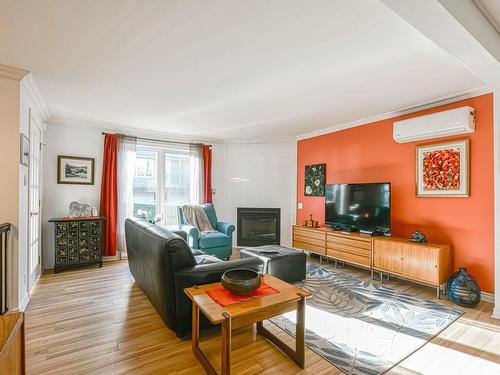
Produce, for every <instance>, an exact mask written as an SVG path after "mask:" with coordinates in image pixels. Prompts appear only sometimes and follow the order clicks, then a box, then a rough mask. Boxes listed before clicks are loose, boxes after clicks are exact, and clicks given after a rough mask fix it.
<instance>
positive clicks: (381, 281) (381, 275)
mask: <svg viewBox="0 0 500 375" xmlns="http://www.w3.org/2000/svg"><path fill="white" fill-rule="evenodd" d="M383 282H384V274H383V273H382V272H380V283H383Z"/></svg>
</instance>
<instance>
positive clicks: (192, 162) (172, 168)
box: [132, 144, 202, 227]
mask: <svg viewBox="0 0 500 375" xmlns="http://www.w3.org/2000/svg"><path fill="white" fill-rule="evenodd" d="M201 155H202V153H201V149H200V152H197V150H195V151H194V152H193V148H192V147H189V145H181V146H176V145H174V146H170V145H167V144H165V145H164V146H163V145H162V147H158V146H147V145H146V146H139V145H138V146H137V152H136V162H135V174H134V179H133V194H132V195H133V203H134V216H136V217H143V218H147V219H148V220H154V221H157V222H158V223H159V224H160V225H163V226H167V227H174V226H177V206H180V205H183V204H186V203H191V204H196V203H199V200H200V197H201V195H200V194H198V191H197V190H198V189H197V187H198V186H201V185H202V181H201V179H202V177H201V171H202V169H200V167H199V166H200V165H201V164H200V163H201V162H202V156H201Z"/></svg>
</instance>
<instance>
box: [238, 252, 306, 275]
mask: <svg viewBox="0 0 500 375" xmlns="http://www.w3.org/2000/svg"><path fill="white" fill-rule="evenodd" d="M240 254H241V258H250V257H257V258H260V259H261V260H262V261H263V262H264V272H265V273H268V274H270V275H273V276H275V277H277V278H278V279H281V280H283V281H286V282H288V283H293V282H296V281H301V280H304V279H305V278H306V254H305V253H304V252H302V251H298V250H294V249H290V248H288V247H283V246H279V245H266V246H259V247H249V248H245V249H241V250H240Z"/></svg>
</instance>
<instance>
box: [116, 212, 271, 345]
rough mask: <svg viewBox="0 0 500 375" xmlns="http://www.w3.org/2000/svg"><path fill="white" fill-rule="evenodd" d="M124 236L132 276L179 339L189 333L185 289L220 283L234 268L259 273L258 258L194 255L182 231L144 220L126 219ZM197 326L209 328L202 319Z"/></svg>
mask: <svg viewBox="0 0 500 375" xmlns="http://www.w3.org/2000/svg"><path fill="white" fill-rule="evenodd" d="M181 236H182V237H184V238H181ZM125 237H126V240H127V252H128V264H129V267H130V272H131V273H132V276H133V277H134V279H135V281H136V282H137V284H139V286H140V287H141V289H142V290H143V291H144V292H145V293H146V295H147V296H148V298H149V300H150V301H151V303H152V304H153V306H154V307H155V309H156V311H157V312H158V314H160V316H161V318H162V319H163V321H164V322H165V324H166V325H167V327H168V328H170V329H171V330H173V331H175V332H176V334H177V336H178V337H185V336H186V335H188V334H189V332H191V302H190V300H189V298H188V297H187V296H186V295H185V294H184V291H183V290H184V288H187V287H190V286H193V285H203V284H208V283H213V282H217V281H220V279H221V277H222V274H223V273H224V272H225V271H227V270H229V269H233V268H250V269H254V270H256V271H258V272H261V271H262V265H263V263H262V261H261V260H260V259H258V258H248V259H239V260H233V261H226V262H224V261H221V260H219V259H217V258H215V257H211V256H208V255H203V254H199V253H198V254H197V253H195V252H193V250H191V248H190V247H189V246H188V244H187V243H186V241H185V238H186V237H185V233H184V232H176V233H173V232H171V231H169V230H167V229H165V228H161V227H159V226H157V225H154V224H150V223H148V222H147V221H145V220H139V219H127V220H126V221H125ZM200 324H201V328H208V327H210V326H211V324H210V323H209V322H208V320H206V319H205V317H204V316H202V320H201V322H200Z"/></svg>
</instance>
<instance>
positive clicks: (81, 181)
mask: <svg viewBox="0 0 500 375" xmlns="http://www.w3.org/2000/svg"><path fill="white" fill-rule="evenodd" d="M94 162H95V160H94V159H93V158H83V157H79V156H65V155H59V156H58V157H57V183H58V184H77V185H94Z"/></svg>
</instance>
